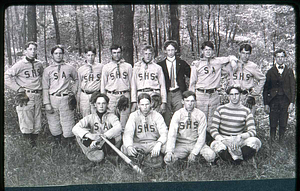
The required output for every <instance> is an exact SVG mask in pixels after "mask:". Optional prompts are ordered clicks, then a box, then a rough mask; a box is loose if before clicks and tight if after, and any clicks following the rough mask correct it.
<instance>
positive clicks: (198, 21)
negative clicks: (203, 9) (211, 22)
mask: <svg viewBox="0 0 300 191" xmlns="http://www.w3.org/2000/svg"><path fill="white" fill-rule="evenodd" d="M199 7H200V5H198V7H197V37H196V38H197V53H198V55H200V39H199V23H200V11H199Z"/></svg>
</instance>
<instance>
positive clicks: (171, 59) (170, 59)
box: [167, 56, 175, 62]
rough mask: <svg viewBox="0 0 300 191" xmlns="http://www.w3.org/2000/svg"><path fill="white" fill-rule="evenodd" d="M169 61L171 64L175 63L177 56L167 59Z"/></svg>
mask: <svg viewBox="0 0 300 191" xmlns="http://www.w3.org/2000/svg"><path fill="white" fill-rule="evenodd" d="M167 60H168V61H170V62H173V61H174V60H175V56H173V57H172V58H170V57H167Z"/></svg>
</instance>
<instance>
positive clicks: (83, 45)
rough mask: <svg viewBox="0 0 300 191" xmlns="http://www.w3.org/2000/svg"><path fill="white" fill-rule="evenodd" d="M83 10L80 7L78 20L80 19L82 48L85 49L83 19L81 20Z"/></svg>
mask: <svg viewBox="0 0 300 191" xmlns="http://www.w3.org/2000/svg"><path fill="white" fill-rule="evenodd" d="M83 13H84V11H83V9H82V5H81V6H80V18H81V30H82V47H83V49H84V48H85V36H84V19H83V16H82V15H83Z"/></svg>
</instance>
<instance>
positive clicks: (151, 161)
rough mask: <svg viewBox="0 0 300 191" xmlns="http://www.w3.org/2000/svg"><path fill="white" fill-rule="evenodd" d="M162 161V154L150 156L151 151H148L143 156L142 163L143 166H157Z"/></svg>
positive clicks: (159, 165) (160, 164)
mask: <svg viewBox="0 0 300 191" xmlns="http://www.w3.org/2000/svg"><path fill="white" fill-rule="evenodd" d="M163 161H164V159H163V156H161V155H159V156H157V157H151V153H149V154H147V155H146V156H145V157H144V161H143V165H144V166H145V167H151V168H159V167H161V166H162V164H163Z"/></svg>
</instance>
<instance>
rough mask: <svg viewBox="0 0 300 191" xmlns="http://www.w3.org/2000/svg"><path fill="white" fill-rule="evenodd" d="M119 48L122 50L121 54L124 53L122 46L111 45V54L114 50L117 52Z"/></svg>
mask: <svg viewBox="0 0 300 191" xmlns="http://www.w3.org/2000/svg"><path fill="white" fill-rule="evenodd" d="M118 48H120V49H121V52H122V51H123V49H122V46H121V45H118V44H113V45H111V47H110V52H111V51H112V50H117V49H118Z"/></svg>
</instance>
